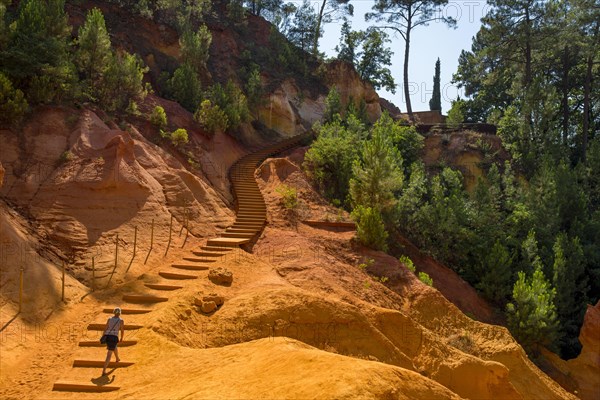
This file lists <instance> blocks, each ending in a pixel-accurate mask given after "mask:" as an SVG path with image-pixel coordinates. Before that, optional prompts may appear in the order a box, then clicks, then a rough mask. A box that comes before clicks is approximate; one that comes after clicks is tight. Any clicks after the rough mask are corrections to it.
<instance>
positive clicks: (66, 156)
mask: <svg viewBox="0 0 600 400" xmlns="http://www.w3.org/2000/svg"><path fill="white" fill-rule="evenodd" d="M74 157H75V156H74V155H73V153H71V151H69V150H66V151H63V152H62V153H61V155H60V157H59V158H58V164H59V165H61V164H66V163H68V162H69V161H71V160H73V158H74Z"/></svg>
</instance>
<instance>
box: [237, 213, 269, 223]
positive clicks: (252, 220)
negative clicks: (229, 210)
mask: <svg viewBox="0 0 600 400" xmlns="http://www.w3.org/2000/svg"><path fill="white" fill-rule="evenodd" d="M266 220H267V218H266V217H265V216H261V217H259V216H256V217H249V216H247V215H244V216H243V217H239V218H236V220H235V222H234V223H235V224H240V223H241V224H243V223H250V224H262V223H264V222H265V221H266Z"/></svg>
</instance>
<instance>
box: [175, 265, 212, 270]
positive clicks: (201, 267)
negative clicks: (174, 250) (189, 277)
mask: <svg viewBox="0 0 600 400" xmlns="http://www.w3.org/2000/svg"><path fill="white" fill-rule="evenodd" d="M171 267H173V268H177V269H185V270H187V271H206V270H207V269H208V268H209V267H208V265H198V264H171Z"/></svg>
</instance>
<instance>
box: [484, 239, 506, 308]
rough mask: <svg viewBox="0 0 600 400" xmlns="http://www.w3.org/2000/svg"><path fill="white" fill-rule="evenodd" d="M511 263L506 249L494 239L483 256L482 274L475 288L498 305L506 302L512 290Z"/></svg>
mask: <svg viewBox="0 0 600 400" xmlns="http://www.w3.org/2000/svg"><path fill="white" fill-rule="evenodd" d="M512 263H513V260H512V257H511V256H510V254H509V253H508V249H507V248H506V246H504V245H503V244H502V243H501V242H500V241H496V243H495V244H494V246H493V247H492V248H491V250H490V251H489V254H487V256H485V257H484V261H483V265H482V268H481V269H482V270H483V275H482V277H481V281H480V282H479V284H478V285H477V289H479V290H480V291H481V292H482V293H483V295H484V296H485V297H486V298H487V299H489V300H491V301H493V302H494V303H495V304H497V305H498V306H500V307H503V306H504V305H505V304H506V303H507V302H508V300H509V298H510V295H511V292H512V284H513V278H512Z"/></svg>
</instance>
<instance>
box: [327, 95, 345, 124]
mask: <svg viewBox="0 0 600 400" xmlns="http://www.w3.org/2000/svg"><path fill="white" fill-rule="evenodd" d="M341 117H342V99H341V98H340V92H339V91H338V90H337V88H336V87H335V86H332V87H331V89H329V93H327V98H325V112H324V113H323V121H324V122H333V121H335V120H336V119H341Z"/></svg>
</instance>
